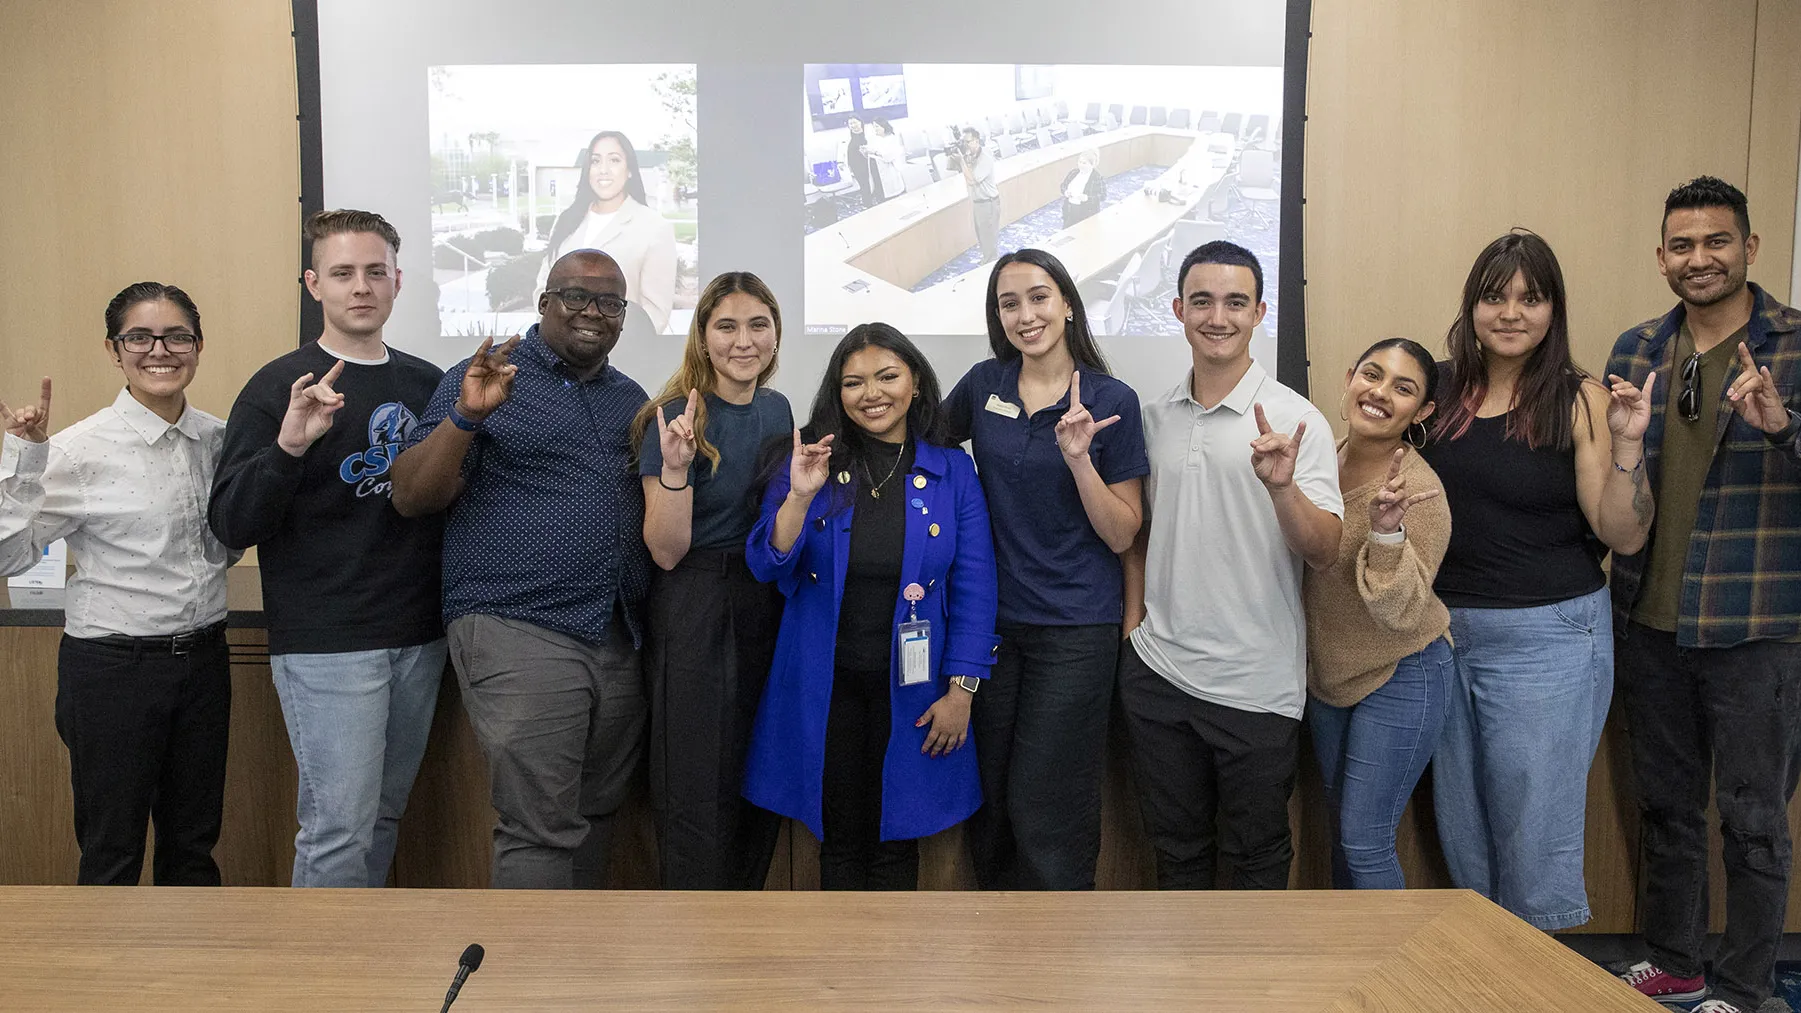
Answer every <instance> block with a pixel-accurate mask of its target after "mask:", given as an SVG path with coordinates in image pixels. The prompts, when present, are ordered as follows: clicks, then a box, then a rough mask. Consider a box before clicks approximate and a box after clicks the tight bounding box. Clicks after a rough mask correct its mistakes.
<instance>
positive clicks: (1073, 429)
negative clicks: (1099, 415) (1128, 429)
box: [1057, 370, 1119, 465]
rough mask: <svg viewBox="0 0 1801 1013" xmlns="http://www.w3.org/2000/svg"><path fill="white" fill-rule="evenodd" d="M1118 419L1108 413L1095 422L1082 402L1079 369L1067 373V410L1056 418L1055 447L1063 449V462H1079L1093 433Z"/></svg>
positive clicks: (1085, 453) (1086, 450) (1086, 452)
mask: <svg viewBox="0 0 1801 1013" xmlns="http://www.w3.org/2000/svg"><path fill="white" fill-rule="evenodd" d="M1118 421H1119V416H1118V415H1110V416H1108V417H1107V418H1104V419H1102V420H1100V421H1099V422H1096V421H1095V420H1094V416H1093V415H1091V414H1089V411H1088V406H1087V405H1085V404H1083V403H1082V373H1081V371H1080V370H1077V371H1076V372H1074V373H1071V374H1069V411H1066V412H1064V413H1063V417H1062V418H1060V419H1058V420H1057V449H1058V450H1061V451H1063V460H1064V462H1065V463H1068V464H1072V465H1073V464H1077V463H1080V462H1081V461H1082V459H1083V458H1085V457H1087V456H1088V448H1089V446H1090V445H1091V444H1093V443H1094V434H1095V433H1098V432H1100V431H1101V430H1103V429H1105V428H1107V427H1108V426H1110V425H1112V424H1113V423H1115V422H1118Z"/></svg>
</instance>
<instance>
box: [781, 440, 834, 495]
mask: <svg viewBox="0 0 1801 1013" xmlns="http://www.w3.org/2000/svg"><path fill="white" fill-rule="evenodd" d="M831 470H832V435H831V434H830V433H827V434H826V437H825V439H823V440H820V441H819V442H818V443H802V442H801V441H800V430H799V429H796V430H795V431H794V456H793V457H792V458H790V459H789V461H788V495H789V496H790V497H791V498H793V499H796V500H800V501H803V502H807V503H811V502H812V501H813V496H814V494H815V493H817V492H819V490H820V489H823V488H825V481H826V478H827V477H828V476H829V475H830V474H831Z"/></svg>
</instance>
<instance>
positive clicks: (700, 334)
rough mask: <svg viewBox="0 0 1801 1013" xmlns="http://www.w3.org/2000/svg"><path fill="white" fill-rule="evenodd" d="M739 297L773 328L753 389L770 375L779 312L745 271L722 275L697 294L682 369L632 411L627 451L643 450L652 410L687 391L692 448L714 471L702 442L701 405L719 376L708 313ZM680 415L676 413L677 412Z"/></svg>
mask: <svg viewBox="0 0 1801 1013" xmlns="http://www.w3.org/2000/svg"><path fill="white" fill-rule="evenodd" d="M738 292H742V293H744V294H745V295H747V296H750V297H751V298H752V299H755V300H756V301H758V302H760V303H762V304H763V305H764V306H767V307H768V308H769V321H770V323H772V324H774V325H775V348H773V349H772V350H771V351H770V354H769V365H767V366H764V367H763V371H762V372H760V373H758V374H757V386H759V387H761V386H763V385H764V384H766V383H768V382H769V378H770V377H772V376H774V375H775V370H776V365H777V363H778V361H779V360H780V358H781V352H782V308H781V307H780V306H778V305H776V301H775V293H774V292H771V291H770V290H769V286H768V285H766V284H764V283H763V279H761V278H759V277H757V276H756V275H754V274H752V273H750V272H749V271H727V272H726V273H724V274H722V275H720V276H719V277H717V278H714V279H713V280H712V281H710V282H708V283H707V287H706V288H705V289H703V290H702V291H701V293H700V300H699V301H698V302H697V303H696V304H695V307H694V320H693V322H692V323H690V324H689V325H688V346H687V347H686V348H685V349H683V351H682V364H681V366H679V367H677V369H676V371H675V375H674V376H671V377H670V378H669V382H668V383H665V384H664V385H663V389H662V390H661V391H659V392H658V393H657V395H656V396H655V397H653V398H651V399H650V400H649V401H647V402H645V404H644V407H642V408H640V409H638V415H637V417H636V418H634V419H632V446H634V447H639V446H643V444H644V434H645V433H647V432H649V431H650V428H651V426H653V425H655V424H656V419H657V409H658V408H659V407H660V406H662V405H666V404H668V403H669V402H671V401H677V402H681V401H685V400H686V399H687V397H688V392H689V391H690V390H698V391H700V393H701V398H700V401H699V403H698V404H696V405H695V407H694V444H695V449H696V450H698V451H699V452H700V455H701V456H703V457H705V458H706V459H707V461H708V463H710V464H711V465H712V466H713V470H715V471H717V470H719V448H718V447H715V446H714V445H713V444H712V443H711V442H709V441H708V440H707V399H706V395H708V394H712V393H715V392H716V391H717V390H718V388H719V374H718V373H717V372H715V371H714V369H713V360H712V359H711V358H710V357H708V355H707V324H708V323H710V322H711V321H712V319H713V312H714V311H715V310H717V309H718V308H719V304H720V303H721V302H722V301H724V300H725V297H726V296H728V295H732V294H734V293H738ZM677 414H680V409H677Z"/></svg>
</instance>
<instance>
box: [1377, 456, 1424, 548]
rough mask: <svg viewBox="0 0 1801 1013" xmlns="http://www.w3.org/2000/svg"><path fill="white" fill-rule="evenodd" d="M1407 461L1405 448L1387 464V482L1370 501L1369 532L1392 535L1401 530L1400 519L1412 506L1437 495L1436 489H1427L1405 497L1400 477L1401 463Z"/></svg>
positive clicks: (1405, 487) (1403, 479)
mask: <svg viewBox="0 0 1801 1013" xmlns="http://www.w3.org/2000/svg"><path fill="white" fill-rule="evenodd" d="M1406 459H1407V448H1406V447H1399V448H1397V449H1396V450H1395V456H1394V460H1392V461H1390V462H1388V481H1386V482H1384V483H1382V488H1380V489H1378V490H1376V497H1375V498H1374V499H1372V500H1370V530H1371V531H1374V532H1375V533H1376V534H1379V535H1392V534H1394V533H1395V532H1397V531H1399V530H1401V519H1402V518H1404V517H1406V516H1407V511H1409V510H1411V509H1413V507H1414V504H1416V503H1424V502H1425V501H1427V500H1429V499H1432V498H1433V497H1435V496H1437V495H1438V490H1437V489H1427V490H1426V491H1425V492H1416V493H1414V494H1413V495H1411V496H1409V495H1407V480H1406V479H1405V478H1403V477H1401V462H1402V461H1405V460H1406Z"/></svg>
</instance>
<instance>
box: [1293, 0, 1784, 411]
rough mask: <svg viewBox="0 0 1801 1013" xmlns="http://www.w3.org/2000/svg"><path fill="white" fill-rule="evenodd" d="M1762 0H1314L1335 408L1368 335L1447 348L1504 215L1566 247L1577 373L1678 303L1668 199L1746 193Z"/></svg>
mask: <svg viewBox="0 0 1801 1013" xmlns="http://www.w3.org/2000/svg"><path fill="white" fill-rule="evenodd" d="M1757 6H1758V4H1757V0H1722V2H1719V3H1712V4H1707V5H1704V6H1697V5H1694V4H1689V3H1684V2H1681V0H1586V2H1582V3H1568V2H1562V0H1517V2H1511V3H1498V4H1462V3H1458V4H1447V3H1440V2H1436V0H1383V2H1381V3H1369V2H1367V0H1314V4H1313V41H1312V52H1311V57H1310V60H1309V64H1308V69H1309V81H1308V120H1307V139H1306V144H1307V152H1306V164H1307V178H1306V183H1305V187H1306V198H1307V205H1306V220H1305V228H1306V243H1307V257H1306V260H1307V324H1308V346H1309V347H1308V352H1309V357H1310V359H1311V362H1312V369H1311V376H1312V383H1313V391H1314V395H1315V397H1314V399H1315V401H1316V402H1317V403H1320V404H1322V405H1325V406H1326V409H1325V410H1326V415H1327V417H1328V418H1331V419H1336V418H1337V410H1336V403H1337V399H1338V393H1339V390H1340V389H1341V387H1342V383H1343V377H1344V372H1345V370H1346V369H1347V368H1348V367H1349V366H1350V364H1351V363H1350V360H1351V358H1352V357H1353V356H1355V355H1356V354H1357V353H1358V352H1360V351H1362V350H1363V349H1364V348H1365V347H1367V346H1368V345H1369V344H1370V343H1371V342H1372V341H1374V340H1376V339H1377V338H1381V337H1386V336H1391V335H1401V336H1405V337H1411V338H1414V339H1416V340H1418V341H1420V342H1421V343H1423V344H1425V345H1426V346H1427V347H1428V348H1432V349H1435V350H1442V348H1443V343H1444V333H1445V330H1446V328H1447V327H1448V326H1449V325H1450V322H1451V319H1452V317H1453V316H1454V315H1455V314H1456V310H1457V299H1458V293H1459V291H1460V289H1461V287H1462V284H1463V278H1464V275H1465V273H1467V272H1468V270H1469V267H1470V264H1471V263H1472V262H1473V261H1474V260H1475V257H1476V254H1477V253H1478V252H1479V251H1480V250H1481V248H1482V247H1483V245H1485V244H1486V243H1487V242H1488V241H1489V240H1491V239H1493V238H1494V237H1495V236H1497V235H1500V234H1501V233H1503V232H1505V231H1506V230H1507V229H1508V228H1510V227H1512V226H1515V225H1523V226H1526V227H1529V228H1531V229H1533V230H1534V231H1536V232H1538V233H1540V234H1541V235H1543V236H1544V237H1545V238H1546V239H1547V240H1549V241H1550V243H1551V245H1552V247H1553V248H1554V249H1555V250H1556V251H1557V254H1558V257H1559V259H1560V260H1561V262H1562V264H1563V269H1564V274H1565V277H1566V281H1567V283H1568V287H1569V291H1570V323H1571V329H1572V337H1573V340H1574V343H1575V351H1576V356H1577V359H1578V360H1579V361H1580V362H1582V363H1583V364H1584V365H1586V366H1588V367H1590V368H1593V369H1598V368H1600V367H1601V365H1602V363H1603V362H1604V360H1605V358H1606V355H1607V351H1608V349H1609V348H1610V347H1611V345H1612V342H1613V339H1614V337H1616V336H1617V335H1618V334H1619V333H1620V332H1621V331H1622V330H1624V329H1625V328H1626V327H1628V326H1630V325H1631V324H1633V323H1636V322H1638V321H1640V320H1643V319H1645V318H1647V317H1651V316H1654V315H1657V314H1659V313H1662V312H1663V311H1664V310H1666V309H1668V308H1669V306H1671V305H1673V304H1674V301H1675V297H1674V296H1673V295H1672V294H1671V293H1670V291H1669V288H1668V287H1667V286H1666V285H1665V284H1664V282H1663V279H1662V278H1661V277H1660V276H1659V275H1658V273H1657V267H1656V261H1655V259H1654V257H1653V250H1654V249H1655V247H1656V245H1657V241H1658V232H1659V222H1660V218H1661V212H1662V204H1663V197H1664V195H1665V194H1666V193H1667V192H1668V191H1669V189H1670V187H1672V186H1674V185H1675V184H1676V183H1679V182H1681V181H1682V180H1684V179H1687V178H1689V177H1692V176H1695V175H1697V174H1700V173H1703V172H1711V173H1714V174H1717V175H1720V176H1723V177H1725V178H1726V179H1729V180H1731V181H1733V182H1735V183H1738V184H1740V185H1743V184H1744V182H1745V166H1746V156H1745V153H1746V150H1747V143H1748V136H1749V125H1750V122H1751V74H1752V60H1751V54H1752V49H1753V40H1754V31H1755V25H1756V21H1757ZM1789 73H1791V74H1792V73H1794V72H1793V71H1792V70H1791V71H1790V72H1789ZM1791 171H1792V166H1791ZM1793 190H1794V187H1793V185H1792V184H1791V185H1790V187H1789V192H1790V193H1791V194H1792V193H1793ZM1770 200H1771V203H1772V206H1771V209H1770V216H1769V217H1770V218H1774V217H1776V216H1777V213H1778V211H1777V208H1776V206H1774V205H1775V199H1774V198H1773V197H1772V198H1770Z"/></svg>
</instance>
